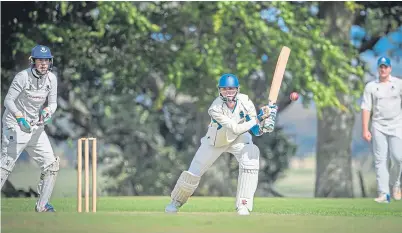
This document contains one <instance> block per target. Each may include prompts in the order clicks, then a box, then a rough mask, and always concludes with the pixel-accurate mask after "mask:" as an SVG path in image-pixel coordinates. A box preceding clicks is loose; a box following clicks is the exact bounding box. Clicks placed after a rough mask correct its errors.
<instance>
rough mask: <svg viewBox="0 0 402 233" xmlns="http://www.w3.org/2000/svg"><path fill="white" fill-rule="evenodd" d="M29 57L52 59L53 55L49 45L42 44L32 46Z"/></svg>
mask: <svg viewBox="0 0 402 233" xmlns="http://www.w3.org/2000/svg"><path fill="white" fill-rule="evenodd" d="M31 57H32V58H33V59H36V58H38V59H52V58H53V55H52V53H51V52H50V49H49V47H47V46H44V45H37V46H35V47H33V49H32V51H31Z"/></svg>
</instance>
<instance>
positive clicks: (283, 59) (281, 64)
mask: <svg viewBox="0 0 402 233" xmlns="http://www.w3.org/2000/svg"><path fill="white" fill-rule="evenodd" d="M289 55H290V48H288V47H286V46H284V47H282V50H281V53H280V54H279V57H278V61H277V62H276V68H275V71H274V76H273V78H272V83H271V88H270V90H269V95H268V103H269V104H276V101H277V99H278V95H279V90H280V89H281V84H282V79H283V76H284V74H285V70H286V64H287V63H288V59H289ZM271 116H272V115H271ZM271 116H270V117H268V118H267V119H266V120H265V121H266V122H265V123H264V126H265V128H266V129H267V132H272V131H273V130H274V126H275V117H276V116H272V117H271Z"/></svg>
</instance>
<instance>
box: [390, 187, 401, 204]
mask: <svg viewBox="0 0 402 233" xmlns="http://www.w3.org/2000/svg"><path fill="white" fill-rule="evenodd" d="M401 196H402V194H401V187H399V186H395V187H394V188H393V189H392V197H393V198H394V199H395V200H396V201H399V200H401Z"/></svg>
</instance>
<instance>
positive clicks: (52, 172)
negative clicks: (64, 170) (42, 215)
mask: <svg viewBox="0 0 402 233" xmlns="http://www.w3.org/2000/svg"><path fill="white" fill-rule="evenodd" d="M59 164H60V160H59V158H58V157H57V158H56V161H55V162H54V163H52V164H51V165H50V166H49V167H47V169H46V170H45V171H43V172H42V173H41V175H40V181H39V184H38V193H39V195H40V196H39V200H38V202H37V206H38V209H39V211H41V210H42V209H43V208H44V207H45V205H46V204H47V203H48V202H49V199H50V196H51V195H52V192H53V188H54V185H55V183H56V178H57V173H58V172H59Z"/></svg>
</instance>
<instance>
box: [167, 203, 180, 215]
mask: <svg viewBox="0 0 402 233" xmlns="http://www.w3.org/2000/svg"><path fill="white" fill-rule="evenodd" d="M181 206H182V204H181V203H180V202H178V201H175V200H172V201H171V202H170V203H169V205H167V206H166V208H165V212H166V213H173V214H175V213H177V211H179V208H180V207H181Z"/></svg>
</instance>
